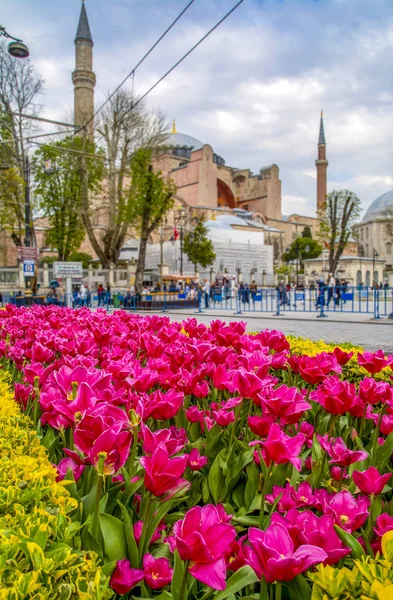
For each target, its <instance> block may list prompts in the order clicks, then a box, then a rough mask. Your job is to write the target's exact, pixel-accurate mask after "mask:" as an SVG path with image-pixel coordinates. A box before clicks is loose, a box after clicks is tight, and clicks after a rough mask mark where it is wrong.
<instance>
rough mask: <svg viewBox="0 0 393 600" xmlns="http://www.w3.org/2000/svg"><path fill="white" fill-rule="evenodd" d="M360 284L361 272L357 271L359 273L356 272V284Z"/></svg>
mask: <svg viewBox="0 0 393 600" xmlns="http://www.w3.org/2000/svg"><path fill="white" fill-rule="evenodd" d="M360 283H362V272H361V271H360V269H359V271H357V272H356V284H357V285H359V284H360Z"/></svg>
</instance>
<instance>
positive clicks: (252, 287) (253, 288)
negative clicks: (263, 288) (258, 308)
mask: <svg viewBox="0 0 393 600" xmlns="http://www.w3.org/2000/svg"><path fill="white" fill-rule="evenodd" d="M257 291H258V288H257V284H256V283H255V279H253V280H252V282H251V285H250V292H251V298H252V301H253V302H255V296H256V295H257Z"/></svg>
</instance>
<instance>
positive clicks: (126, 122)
mask: <svg viewBox="0 0 393 600" xmlns="http://www.w3.org/2000/svg"><path fill="white" fill-rule="evenodd" d="M135 103H136V99H135V98H134V97H133V96H132V94H130V93H129V92H127V91H124V90H122V91H120V92H118V93H117V94H116V95H115V96H114V97H113V98H112V99H111V100H110V102H109V103H108V105H107V107H106V108H105V109H104V110H103V111H102V112H101V113H100V117H99V121H98V123H97V127H96V133H97V136H96V137H97V142H98V144H99V146H100V147H101V148H102V150H103V151H104V153H105V156H106V159H107V165H108V167H107V173H106V181H105V184H104V192H105V202H104V203H103V206H104V208H105V212H106V225H107V227H106V231H105V235H104V236H99V235H98V234H97V232H96V231H95V229H94V224H93V211H92V203H91V197H90V196H89V193H88V186H87V180H86V177H85V176H84V180H83V223H84V226H85V229H86V233H87V235H88V237H89V240H90V243H91V245H92V247H93V249H94V251H95V252H96V254H97V256H98V258H99V259H100V261H101V263H102V265H103V267H104V268H108V267H109V266H110V265H111V264H117V261H118V259H119V255H120V251H121V249H122V247H123V245H124V242H125V239H126V236H127V232H128V229H129V227H130V225H132V216H131V214H132V213H133V209H132V202H133V199H134V197H133V194H129V193H128V189H129V182H130V163H131V158H132V156H133V154H134V152H135V151H136V150H138V148H141V147H143V148H153V147H155V146H157V145H158V144H160V143H162V141H163V140H164V139H165V135H166V134H165V133H164V131H165V125H164V122H163V120H162V119H161V118H158V117H155V116H154V115H152V114H150V113H148V112H146V111H145V109H144V106H143V103H140V104H138V106H135ZM84 162H85V161H84V159H83V158H82V160H81V166H82V173H83V174H84V173H85V165H84Z"/></svg>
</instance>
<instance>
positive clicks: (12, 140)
mask: <svg viewBox="0 0 393 600" xmlns="http://www.w3.org/2000/svg"><path fill="white" fill-rule="evenodd" d="M42 91H43V80H42V78H41V77H40V76H39V74H38V73H37V71H36V70H35V67H34V66H33V64H32V62H31V61H30V59H24V60H18V59H15V58H13V57H12V56H10V55H9V54H8V51H7V44H6V43H5V42H2V43H0V142H1V144H0V163H1V165H2V168H3V169H4V168H5V167H9V169H7V170H2V171H1V172H0V197H1V203H0V228H5V229H7V230H8V231H10V232H11V233H12V234H13V239H14V241H15V243H17V244H19V243H22V238H23V228H24V220H25V210H24V209H25V207H24V202H25V200H24V192H25V185H24V177H25V160H26V158H27V149H26V138H27V137H28V136H29V135H32V134H33V133H34V132H36V130H37V124H36V122H35V121H32V120H31V119H28V118H26V117H24V116H22V115H30V116H36V115H37V114H38V113H39V111H40V108H41V106H40V104H39V103H38V99H39V96H40V95H41V94H42Z"/></svg>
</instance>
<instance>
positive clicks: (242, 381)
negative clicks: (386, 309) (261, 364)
mask: <svg viewBox="0 0 393 600" xmlns="http://www.w3.org/2000/svg"><path fill="white" fill-rule="evenodd" d="M232 386H233V390H236V391H237V392H238V393H239V394H240V395H241V396H242V397H243V398H254V396H255V395H256V394H257V393H258V392H260V391H261V389H262V387H263V383H262V380H261V379H260V378H259V377H257V376H256V375H255V374H254V373H253V372H250V371H246V370H245V369H238V370H237V371H235V372H234V373H233V374H232Z"/></svg>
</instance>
